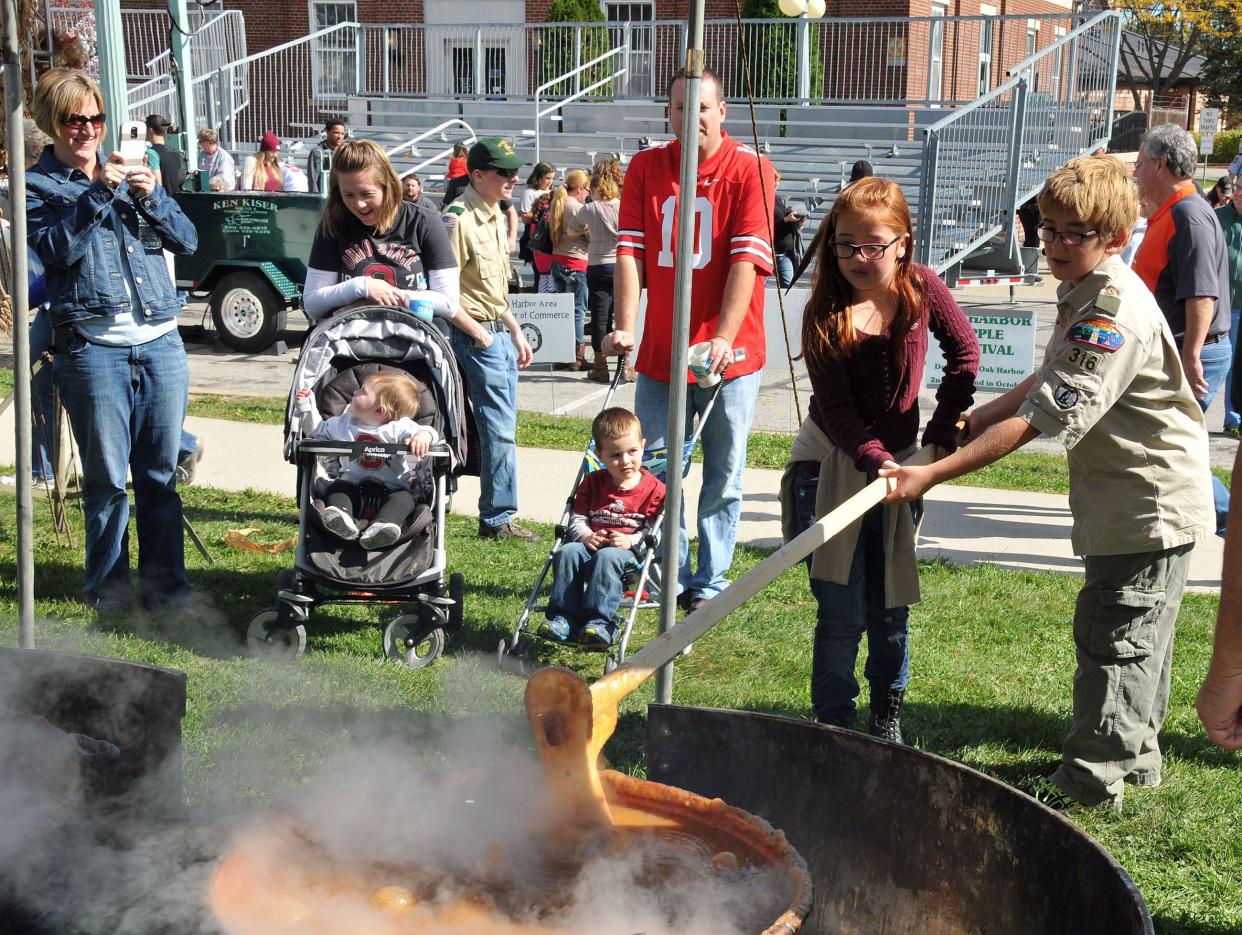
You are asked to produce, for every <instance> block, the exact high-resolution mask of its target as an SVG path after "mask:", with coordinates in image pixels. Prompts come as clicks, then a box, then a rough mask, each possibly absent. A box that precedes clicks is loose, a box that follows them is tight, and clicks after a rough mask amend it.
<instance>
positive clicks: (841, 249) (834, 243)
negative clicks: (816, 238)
mask: <svg viewBox="0 0 1242 935" xmlns="http://www.w3.org/2000/svg"><path fill="white" fill-rule="evenodd" d="M904 236H906V235H905V234H898V235H897V236H896V237H894V238H893V239H892V240H890V241H889V242H888V243H844V242H843V241H840V240H831V241H829V242H828V246H829V247H831V248H832V252H833V253H834V254H835V255H836V257H837V259H838V260H848V259H849V258H850V257H852V256H853V255H854V254H855V253H861V254H862V255H863V259H866V260H878V259H879V258H880V257H882V256H884V252H885V251H886V250H888V248H889V247H891V246H892V245H893V244H895V243H896V242H897V241H899V240H901V238H902V237H904Z"/></svg>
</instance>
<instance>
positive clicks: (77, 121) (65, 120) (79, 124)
mask: <svg viewBox="0 0 1242 935" xmlns="http://www.w3.org/2000/svg"><path fill="white" fill-rule="evenodd" d="M107 116H108V115H107V114H102V113H101V114H95V115H94V116H91V117H88V116H86V114H70V115H69V116H67V117H61V118H60V122H61V123H62V124H64V125H65V126H67V127H71V128H72V129H74V130H81V129H82V128H83V127H85V126H86V125H87V124H88V123H89V124H90V125H91V126H92V127H94V128H95V129H96V130H98V129H99V128H100V127H102V126H103V125H104V121H105V120H107Z"/></svg>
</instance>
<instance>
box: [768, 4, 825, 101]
mask: <svg viewBox="0 0 1242 935" xmlns="http://www.w3.org/2000/svg"><path fill="white" fill-rule="evenodd" d="M778 6H779V7H780V10H781V12H782V13H784V14H785V15H786V16H788V17H791V18H792V17H796V18H797V19H798V97H800V98H802V100H804V101H806V100H809V99H810V97H811V20H813V19H819V18H820V17H821V16H823V15H824V11H825V9H827V6H826V4H825V0H779V3H778Z"/></svg>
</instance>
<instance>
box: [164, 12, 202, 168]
mask: <svg viewBox="0 0 1242 935" xmlns="http://www.w3.org/2000/svg"><path fill="white" fill-rule="evenodd" d="M168 15H169V16H170V17H171V18H172V22H173V28H172V42H171V43H170V45H171V51H172V64H173V87H174V88H175V89H176V102H177V114H176V123H177V127H178V128H179V129H180V131H181V132H180V133H178V134H177V135H176V138H177V141H178V143H179V145H178V146H177V147H176V148H179V149H180V150H181V152H182V153H184V154H185V170H186V175H188V176H192V175H193V169H194V165H195V164H197V162H196V161H195V162H194V164H192V163H191V159H190V157H191V155H193V153H194V147H195V142H194V141H195V131H194V121H195V114H194V64H193V61H192V59H191V56H190V33H192V32H193V31H194V30H193V29H192V28H191V26H190V14H189V11H188V9H187V4H186V0H168Z"/></svg>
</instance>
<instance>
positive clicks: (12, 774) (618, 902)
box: [0, 665, 782, 935]
mask: <svg viewBox="0 0 1242 935" xmlns="http://www.w3.org/2000/svg"><path fill="white" fill-rule="evenodd" d="M459 668H460V669H462V670H464V671H465V676H464V678H463V679H462V680H461V681H459V680H456V679H454V680H447V681H446V684H444V685H443V687H442V691H441V695H442V697H443V700H444V702H445V705H446V706H447V707H449V708H450V709H451V708H454V707H458V709H460V708H459V706H460V704H461V703H462V700H463V699H464V698H467V697H469V696H470V695H471V692H472V690H473V688H472V684H473V680H472V679H471V675H472V674H477V673H472V672H471V669H472V668H473V667H472V666H470V665H466V666H461V667H459ZM255 675H256V678H258V679H261V680H267V679H270V681H269V682H267V683H266V684H267V687H268V688H269V689H270V688H271V686H272V684H279V683H281V682H282V681H284V680H286V679H289V678H292V677H293V676H292V675H291V674H290V670H289V669H271V670H269V669H266V668H264V667H260V666H257V665H256V667H255ZM313 677H314V670H313V669H312V668H311V667H309V666H303V667H300V669H299V670H298V675H297V678H298V679H299V680H301V681H302V682H303V683H305V681H306V680H307V679H311V678H313ZM463 681H466V682H471V684H463ZM474 687H475V688H477V686H474ZM304 688H305V684H304ZM325 694H326V691H325ZM301 697H303V698H304V697H306V695H305V694H303V695H302V696H301ZM24 701H28V699H12V698H6V697H4V688H2V687H0V930H3V931H6V932H7V931H18V930H19V926H20V923H26V924H29V925H33V926H34V928H33V929H31V930H37V931H48V932H56V933H58V935H78V933H81V935H97V933H98V935H104V933H117V935H152V933H157V932H159V933H162V932H168V931H174V932H176V933H177V935H193V933H204V935H205V933H212V935H215V933H219V932H221V931H222V929H221V926H220V925H219V923H218V922H217V920H216V919H215V916H214V913H213V912H212V911H211V907H210V905H209V900H208V893H209V889H210V885H211V881H212V878H213V876H214V875H215V873H216V869H217V867H218V866H219V862H220V859H221V857H223V856H224V855H226V854H228V853H230V852H231V850H232V849H233V848H234V847H235V846H236V844H237V843H238V842H239V841H244V840H245V839H246V837H247V836H248V835H253V834H254V832H255V830H256V829H266V828H269V827H271V828H279V827H280V826H281V824H282V822H284V823H287V824H291V825H292V826H293V827H295V828H296V829H297V835H298V836H299V838H300V839H302V840H303V841H310V842H313V848H312V850H311V852H312V853H313V854H315V855H316V856H317V857H318V858H319V859H321V860H324V861H327V862H328V863H329V864H330V865H331V866H335V867H340V868H363V869H361V870H359V871H358V872H362V873H365V874H366V879H367V881H368V883H369V882H371V881H374V882H375V883H376V884H377V885H386V884H396V885H406V886H410V887H411V889H416V890H418V889H420V887H421V890H422V892H423V893H431V894H432V895H431V896H430V897H429V898H430V899H431V900H433V901H435V900H439V899H443V900H446V901H449V900H453V899H457V898H460V897H462V896H468V895H470V893H471V891H472V888H474V889H475V890H477V889H478V884H479V881H483V882H484V883H487V882H488V881H491V883H493V884H494V886H493V887H492V888H493V889H494V890H495V891H496V892H497V893H499V894H500V895H499V896H498V897H497V900H496V902H497V905H503V908H504V909H505V910H506V911H507V912H510V913H511V914H512V915H513V916H514V917H515V918H514V921H515V922H518V923H522V924H529V925H532V926H535V927H537V928H539V930H541V931H563V932H566V933H570V932H575V933H581V932H591V933H593V935H634V933H638V932H642V933H644V935H666V933H667V935H672V933H674V932H676V933H678V935H734V933H736V935H742V933H744V932H757V931H759V930H761V929H762V928H763V927H765V925H767V924H770V923H771V922H772V921H773V920H774V919H775V918H776V916H777V915H779V913H780V911H781V909H782V906H781V900H780V894H781V886H780V876H779V872H778V871H776V870H774V869H754V868H751V869H741V870H735V871H729V872H725V873H723V874H713V873H710V872H705V869H704V868H706V867H708V866H710V864H709V860H710V857H711V851H712V849H711V847H709V846H704V845H703V844H702V843H701V842H691V841H689V840H688V839H685V840H683V839H678V838H676V837H671V836H669V835H664V836H663V837H656V838H654V839H653V840H650V841H648V842H647V843H646V844H644V845H643V846H641V847H635V846H625V845H621V846H608V847H602V846H599V845H598V842H593V843H591V842H589V843H588V844H585V845H579V846H578V849H577V851H576V852H574V853H571V854H568V855H561V856H558V855H557V854H556V844H555V843H553V845H552V846H551V849H550V850H549V841H548V840H547V838H546V836H544V835H542V834H539V833H535V834H532V831H531V829H532V828H534V829H536V831H537V832H538V829H545V828H548V827H550V826H552V825H554V824H555V822H553V821H552V820H551V819H552V817H553V813H554V811H555V809H556V803H555V802H550V801H548V797H547V796H546V795H545V790H544V788H543V784H542V777H541V774H540V772H539V768H538V764H537V762H536V760H535V757H534V754H533V753H532V752H531V751H530V750H529V741H530V738H529V735H528V732H527V727H526V724H525V720H524V719H523V718H520V716H519V715H518V713H517V711H516V710H515V711H514V712H512V713H511V714H510V715H508V716H504V717H496V716H492V717H490V718H485V717H469V718H461V719H455V718H452V717H448V716H444V715H439V716H431V717H430V718H428V716H426V715H420V714H419V713H418V712H416V711H412V710H409V709H406V708H393V709H390V710H388V711H386V712H382V716H378V717H369V718H368V717H365V716H363V715H364V713H362V712H357V711H353V712H342V711H341V710H340V709H339V708H336V709H330V708H328V707H326V706H325V707H323V708H320V709H318V710H305V709H299V708H292V709H289V710H283V711H277V710H274V709H271V708H266V709H264V711H263V713H262V717H261V718H260V719H261V720H263V721H264V723H263V724H262V725H261V726H260V727H258V728H256V729H254V730H251V731H249V732H247V733H246V736H245V738H244V742H243V743H241V744H239V745H238V747H237V748H234V749H225V750H213V751H211V754H210V757H211V759H212V761H213V763H212V766H211V769H210V774H211V775H213V776H217V777H222V776H227V775H232V776H234V777H238V778H237V780H236V786H235V787H233V788H232V789H230V790H229V793H228V794H225V795H223V796H220V797H212V796H209V795H206V796H200V801H198V802H197V803H196V805H195V806H194V807H193V808H192V809H190V810H189V811H188V812H186V813H183V814H182V816H181V818H179V819H177V820H155V819H152V818H151V817H150V816H151V815H152V813H153V810H152V808H151V806H152V804H153V800H155V799H158V798H159V797H160V796H163V795H166V794H167V789H168V788H169V783H168V782H167V781H166V780H167V778H168V776H167V774H161V772H160V771H158V770H157V771H156V772H155V773H154V774H153V775H152V776H151V777H150V778H149V780H148V781H147V782H145V783H141V784H139V785H137V786H136V787H134V788H133V789H132V790H131V792H130V795H129V797H128V799H127V800H125V801H122V802H120V803H119V804H118V806H117V807H116V808H115V809H112V810H109V811H107V812H101V811H99V810H97V809H92V808H90V807H89V806H88V805H87V804H86V803H84V802H82V801H81V798H80V795H79V793H80V792H81V789H80V788H78V786H77V785H76V784H75V783H74V782H73V776H72V770H70V771H69V772H68V774H65V775H61V779H62V781H60V782H49V777H54V776H57V775H58V773H57V768H56V764H57V763H58V762H64V759H65V755H66V750H70V749H71V748H70V747H66V746H65V743H66V741H65V739H64V735H63V734H60V733H59V732H56V731H53V730H51V729H50V728H48V727H47V726H46V725H39V724H37V723H36V724H34V725H33V726H32V723H31V721H30V719H28V718H24V716H19V715H15V714H14V713H13V712H14V709H18V708H20V707H22V703H23V702H24ZM110 701H112V702H118V701H121V702H123V701H124V699H117V698H112V699H110ZM253 714H254V712H252V711H248V710H245V709H243V710H242V711H240V712H239V713H237V715H236V717H237V718H238V719H239V720H246V719H248V718H250V717H251V716H252V715H253ZM247 724H248V725H249V721H248V720H247ZM412 724H413V728H412V727H411V725H412ZM394 726H395V728H396V729H395V730H394V729H393V728H394ZM324 734H329V735H331V740H332V742H333V743H334V744H335V745H336V750H337V751H338V752H337V754H336V755H335V756H334V757H330V759H329V761H328V762H327V764H326V765H320V766H318V767H315V768H313V770H306V769H304V768H303V769H302V770H301V773H302V774H301V775H298V773H299V768H298V766H297V765H296V764H295V765H294V766H290V764H289V763H288V762H287V761H288V759H289V757H288V753H289V746H290V744H291V743H297V742H298V741H299V740H305V741H306V742H307V744H308V745H309V747H310V749H312V750H313V751H314V752H315V753H318V752H319V750H320V749H321V748H322V747H323V746H324V738H323V735H324ZM99 739H104V740H107V739H109V738H99ZM316 743H318V745H319V746H318V747H316ZM118 746H121V747H122V751H121V755H122V756H124V755H125V754H126V749H125V744H123V743H121V744H118ZM57 757H60V760H58V759H57ZM86 762H87V765H86V769H85V771H86V773H89V769H90V764H89V761H86ZM175 765H176V768H177V769H178V770H179V768H180V766H179V763H178V764H175ZM19 766H20V767H21V768H18V767H19ZM169 768H170V769H171V768H172V765H170V767H169ZM194 768H195V767H194V765H193V764H191V769H194ZM243 785H244V787H246V788H247V789H250V790H252V793H253V798H264V799H266V800H267V801H266V803H265V804H264V805H262V806H261V807H259V808H247V807H245V803H242V802H240V801H239V800H240V799H241V798H242V796H241V795H239V794H238V792H239V789H240V787H242V786H243ZM155 804H157V805H161V806H168V807H167V808H156V809H154V813H156V814H158V813H160V812H164V813H170V812H171V813H175V812H177V811H178V810H179V806H180V802H173V803H169V802H164V803H155ZM611 844H612V845H615V844H616V842H611ZM550 855H551V856H550ZM565 858H569V859H565ZM377 868H379V869H377ZM271 869H272V872H273V874H274V876H273V877H272V880H273V881H278V882H276V883H275V884H274V885H272V886H270V887H267V888H266V890H265V891H266V892H267V893H268V894H269V895H270V897H271V899H273V900H275V901H277V902H279V901H280V900H288V899H289V898H290V894H291V893H296V891H297V889H298V885H299V881H300V880H301V879H303V878H302V876H301V875H302V874H303V872H304V868H302V867H300V866H297V865H280V864H277V865H276V866H274V867H273V868H271ZM341 872H342V874H345V875H348V874H349V873H351V872H353V871H352V870H349V869H345V870H342V871H341ZM428 881H430V882H428ZM255 885H256V886H257V887H261V888H262V887H265V886H266V885H265V884H264V883H263V881H261V880H260V879H256V880H255ZM6 907H8V908H7V909H6ZM6 911H7V912H9V913H11V915H10V916H6V915H5V912H6ZM338 911H339V912H340V914H341V918H340V919H339V923H340V927H339V928H337V929H336V930H337V931H341V932H346V931H354V930H357V931H371V930H372V929H370V928H369V927H368V925H367V922H368V919H369V918H370V917H372V916H375V915H376V910H372V909H370V908H369V907H368V906H365V905H363V906H361V907H360V906H358V905H357V904H356V903H353V902H350V901H348V900H345V901H343V902H342V903H341V904H340V906H339V907H338ZM318 921H319V922H321V923H322V922H324V921H326V920H324V919H322V918H320V919H319V920H318ZM376 921H381V922H382V919H378V918H377V919H376ZM305 922H306V925H303V924H302V923H301V922H299V923H298V924H296V925H293V926H291V927H290V928H289V931H290V932H291V933H292V932H295V931H297V932H307V931H328V930H331V929H329V928H323V929H321V928H320V927H319V926H318V925H312V924H310V923H311V920H310V919H307V920H305ZM450 930H452V931H455V932H458V933H460V932H468V931H469V928H468V927H466V928H463V927H460V926H459V927H456V928H453V929H450ZM378 931H381V932H383V931H389V929H386V928H382V927H381V928H378ZM446 931H449V930H446ZM230 935H233V933H230ZM237 935H249V933H237ZM264 935H282V933H281V932H276V931H272V930H271V929H270V928H269V929H268V930H267V931H265V932H264Z"/></svg>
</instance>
